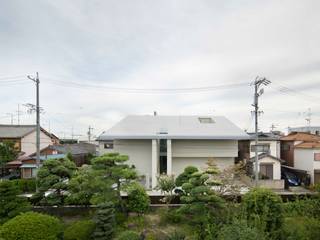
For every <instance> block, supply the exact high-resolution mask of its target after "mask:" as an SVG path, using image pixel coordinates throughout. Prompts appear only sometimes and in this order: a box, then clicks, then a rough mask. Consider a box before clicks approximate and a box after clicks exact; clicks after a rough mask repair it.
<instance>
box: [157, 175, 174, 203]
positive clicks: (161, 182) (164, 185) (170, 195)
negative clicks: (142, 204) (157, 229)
mask: <svg viewBox="0 0 320 240" xmlns="http://www.w3.org/2000/svg"><path fill="white" fill-rule="evenodd" d="M175 188H176V184H175V181H174V176H173V175H164V174H162V175H160V176H159V177H158V184H157V187H156V189H157V190H160V191H161V193H162V194H164V198H163V199H162V201H163V202H165V203H166V204H167V207H168V205H169V204H170V203H171V202H172V200H173V199H174V197H175V194H174V192H173V191H174V189H175Z"/></svg>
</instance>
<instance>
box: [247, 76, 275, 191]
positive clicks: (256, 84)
mask: <svg viewBox="0 0 320 240" xmlns="http://www.w3.org/2000/svg"><path fill="white" fill-rule="evenodd" d="M270 83H271V81H269V80H268V79H266V78H261V77H256V79H255V81H254V82H253V83H252V84H251V85H254V102H253V104H252V106H253V107H254V119H255V148H254V152H255V165H254V167H255V170H254V171H255V185H256V187H257V186H258V182H259V172H258V165H259V159H258V115H259V113H260V111H259V97H260V96H261V95H262V94H263V92H264V90H263V88H260V87H261V85H264V86H267V85H268V84H270Z"/></svg>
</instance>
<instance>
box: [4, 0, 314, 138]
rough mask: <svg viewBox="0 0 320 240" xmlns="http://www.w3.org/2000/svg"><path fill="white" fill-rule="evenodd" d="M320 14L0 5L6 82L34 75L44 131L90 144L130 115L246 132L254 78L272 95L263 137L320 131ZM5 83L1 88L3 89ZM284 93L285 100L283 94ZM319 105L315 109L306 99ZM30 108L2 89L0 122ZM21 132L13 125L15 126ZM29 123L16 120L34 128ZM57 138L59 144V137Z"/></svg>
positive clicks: (186, 6)
mask: <svg viewBox="0 0 320 240" xmlns="http://www.w3.org/2000/svg"><path fill="white" fill-rule="evenodd" d="M319 5H320V3H319V2H318V1H316V0H314V1H299V0H287V1H281V2H279V1H275V0H274V1H264V2H261V1H241V2H239V1H228V2H221V1H209V0H201V1H191V0H190V1H172V0H166V1H146V0H140V1H139V0H138V1H129V0H128V1H115V0H114V1H102V0H94V1H84V0H83V1H60V0H58V1H38V0H33V1H28V2H26V1H21V0H20V1H19V0H13V1H5V2H2V3H1V7H0V52H1V58H0V66H1V70H2V72H1V74H0V75H1V76H15V75H21V74H24V75H27V74H34V73H35V72H36V71H39V72H40V78H41V104H42V106H43V107H44V108H45V111H46V113H45V114H44V115H43V116H42V117H43V121H42V123H43V124H44V125H45V127H48V126H49V121H50V127H51V128H52V130H53V131H55V132H57V133H60V134H63V133H64V135H70V134H71V129H72V127H73V129H74V131H76V132H78V133H79V134H82V135H83V136H85V134H86V131H87V128H88V126H89V125H91V126H93V127H94V128H95V133H96V134H98V133H99V132H101V131H103V130H106V129H107V128H109V127H111V126H112V124H114V123H115V122H117V121H118V120H119V119H120V118H121V117H123V116H125V115H127V114H152V112H153V111H154V110H157V111H158V112H159V113H160V114H217V115H226V116H227V117H229V118H230V119H231V120H232V121H234V122H235V123H236V124H237V125H239V126H240V127H242V128H249V127H250V128H252V127H253V125H252V124H251V123H252V118H251V113H250V111H251V110H252V106H251V104H252V98H253V97H252V95H253V89H252V87H250V86H249V83H250V82H251V81H253V80H254V78H255V77H256V75H261V76H266V77H268V79H270V80H271V81H272V82H273V83H272V84H271V85H270V86H268V87H265V94H264V95H263V96H262V97H261V100H260V101H261V108H262V109H263V110H264V114H263V115H262V116H261V117H260V120H261V121H260V122H261V129H265V130H268V129H269V127H270V125H271V123H274V124H278V126H279V128H280V129H282V130H283V129H284V128H286V127H287V126H288V125H290V126H297V125H304V124H305V120H304V117H303V116H302V115H301V114H300V115H299V114H298V113H299V112H303V111H306V110H307V108H308V107H311V108H312V110H313V112H314V115H313V124H315V125H316V124H320V118H319V117H318V115H319V116H320V107H319V104H318V101H317V99H316V97H317V95H318V92H319V88H320V87H319V86H320V85H319V83H320V76H319V70H318V69H319V64H320V63H319V54H320V50H319V48H318V42H319V40H320V31H319V30H320V24H319V23H320V16H319V14H318V12H317V9H318V7H320V6H319ZM1 76H0V77H1ZM58 81H63V82H78V83H80V84H91V85H101V86H114V87H127V88H183V87H201V86H215V85H223V84H232V83H248V86H247V87H239V88H228V89H220V90H216V91H212V92H200V93H199V92H196V93H183V94H172V93H170V94H168V93H166V94H152V93H140V94H137V93H127V92H111V91H108V90H107V89H105V88H101V89H95V88H89V87H84V86H83V87H75V86H73V87H68V86H67V85H66V84H58ZM281 87H287V88H290V89H291V90H289V91H286V92H283V91H282V92H281V91H279V88H281ZM313 96H315V97H313ZM32 101H34V86H33V84H32V83H25V84H24V85H8V84H4V83H0V109H1V110H0V121H2V122H10V119H9V118H7V117H4V118H1V117H3V116H5V114H6V113H7V112H14V111H16V110H17V104H18V103H20V104H22V103H26V102H32ZM15 121H16V119H15ZM33 121H34V116H30V115H26V114H25V115H24V116H22V122H23V123H31V122H33ZM58 135H59V134H58Z"/></svg>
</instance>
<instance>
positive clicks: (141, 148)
mask: <svg viewBox="0 0 320 240" xmlns="http://www.w3.org/2000/svg"><path fill="white" fill-rule="evenodd" d="M113 144H114V145H113V149H105V148H104V143H103V142H100V144H99V154H104V153H109V152H118V153H120V154H124V155H128V156H129V161H128V163H129V164H133V165H135V167H136V168H137V171H138V173H139V174H140V175H147V174H148V175H149V176H151V160H152V141H151V140H115V141H114V142H113Z"/></svg>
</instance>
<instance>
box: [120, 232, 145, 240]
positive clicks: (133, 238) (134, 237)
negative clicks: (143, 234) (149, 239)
mask: <svg viewBox="0 0 320 240" xmlns="http://www.w3.org/2000/svg"><path fill="white" fill-rule="evenodd" d="M117 240H140V235H139V234H138V233H136V232H134V231H124V232H122V233H121V234H120V235H119V236H118V237H117Z"/></svg>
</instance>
